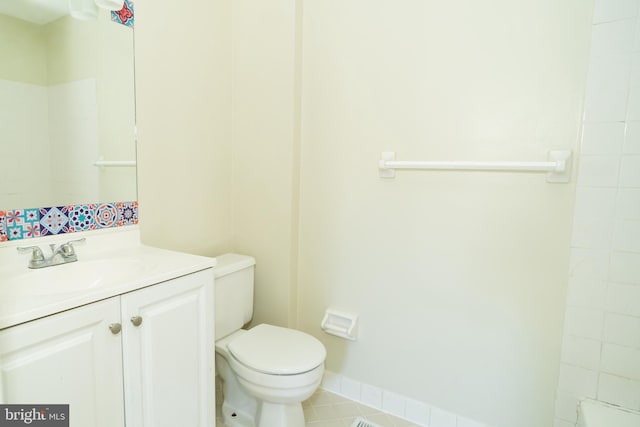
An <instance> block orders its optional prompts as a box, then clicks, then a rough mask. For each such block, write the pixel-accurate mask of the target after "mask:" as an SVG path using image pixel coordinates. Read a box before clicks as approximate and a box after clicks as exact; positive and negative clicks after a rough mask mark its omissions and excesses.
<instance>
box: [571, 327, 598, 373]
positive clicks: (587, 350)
mask: <svg viewBox="0 0 640 427" xmlns="http://www.w3.org/2000/svg"><path fill="white" fill-rule="evenodd" d="M601 347H602V344H601V342H600V341H599V340H594V339H590V338H582V337H576V336H572V335H569V336H565V337H564V340H563V341H562V355H561V360H562V362H564V363H566V364H569V365H574V366H579V367H581V368H587V369H590V370H593V371H597V370H598V368H599V367H600V353H601Z"/></svg>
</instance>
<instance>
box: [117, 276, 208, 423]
mask: <svg viewBox="0 0 640 427" xmlns="http://www.w3.org/2000/svg"><path fill="white" fill-rule="evenodd" d="M121 298H122V299H121V303H122V322H123V336H122V340H123V348H124V353H123V361H124V381H125V389H126V393H125V399H126V403H125V406H126V408H127V409H126V421H127V425H128V426H135V427H164V426H166V427H175V426H181V427H195V426H202V427H205V426H207V427H213V426H214V425H215V387H214V354H215V347H214V329H213V307H214V306H213V271H212V270H211V269H208V270H204V271H201V272H198V273H194V274H190V275H188V276H184V277H181V278H178V279H174V280H171V281H168V282H164V283H160V284H158V285H154V286H151V287H148V288H145V289H141V290H138V291H135V292H131V293H129V294H125V295H122V297H121ZM135 318H138V319H135ZM138 321H140V322H141V323H139V325H138V326H135V324H134V323H138Z"/></svg>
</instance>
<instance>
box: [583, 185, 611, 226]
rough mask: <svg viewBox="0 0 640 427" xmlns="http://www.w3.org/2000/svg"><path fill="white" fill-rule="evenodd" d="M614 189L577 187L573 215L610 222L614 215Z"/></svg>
mask: <svg viewBox="0 0 640 427" xmlns="http://www.w3.org/2000/svg"><path fill="white" fill-rule="evenodd" d="M617 193H618V190H617V189H616V188H598V187H578V188H577V189H576V204H575V215H576V216H580V217H581V218H597V219H604V220H608V221H611V220H612V219H613V217H614V214H615V206H616V197H617Z"/></svg>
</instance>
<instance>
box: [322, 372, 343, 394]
mask: <svg viewBox="0 0 640 427" xmlns="http://www.w3.org/2000/svg"><path fill="white" fill-rule="evenodd" d="M341 379H342V378H341V375H339V374H336V373H334V372H331V371H327V370H325V371H324V375H323V376H322V385H321V387H322V388H323V389H325V390H327V391H331V392H333V393H340V381H341Z"/></svg>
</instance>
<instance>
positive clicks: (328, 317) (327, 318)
mask: <svg viewBox="0 0 640 427" xmlns="http://www.w3.org/2000/svg"><path fill="white" fill-rule="evenodd" d="M320 327H321V328H322V330H324V331H325V332H326V333H328V334H331V335H335V336H337V337H341V338H346V339H348V340H351V341H355V340H356V339H357V338H358V315H357V314H352V313H345V312H342V311H338V310H334V309H331V308H328V309H327V310H326V311H325V312H324V317H323V318H322V322H321V323H320Z"/></svg>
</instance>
